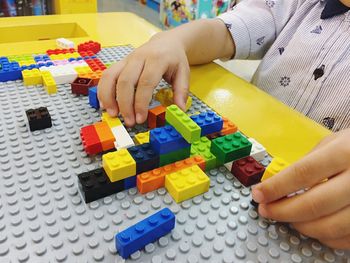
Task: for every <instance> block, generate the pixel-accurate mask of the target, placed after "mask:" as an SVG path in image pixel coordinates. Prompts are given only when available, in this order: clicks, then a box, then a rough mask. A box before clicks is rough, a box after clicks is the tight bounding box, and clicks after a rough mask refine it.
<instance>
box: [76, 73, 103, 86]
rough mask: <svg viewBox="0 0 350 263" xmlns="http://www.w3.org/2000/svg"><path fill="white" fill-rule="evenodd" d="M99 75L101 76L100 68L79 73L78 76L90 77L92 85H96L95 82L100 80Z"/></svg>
mask: <svg viewBox="0 0 350 263" xmlns="http://www.w3.org/2000/svg"><path fill="white" fill-rule="evenodd" d="M101 77H102V70H98V71H95V72H91V73H83V74H79V78H88V79H92V85H93V86H97V84H98V82H99V81H100V79H101Z"/></svg>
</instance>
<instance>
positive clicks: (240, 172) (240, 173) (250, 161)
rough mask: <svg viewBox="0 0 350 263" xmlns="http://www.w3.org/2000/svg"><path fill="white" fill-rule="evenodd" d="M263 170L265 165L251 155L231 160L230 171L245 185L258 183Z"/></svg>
mask: <svg viewBox="0 0 350 263" xmlns="http://www.w3.org/2000/svg"><path fill="white" fill-rule="evenodd" d="M264 171H265V167H264V166H262V165H261V164H260V163H258V162H257V161H256V160H255V159H254V158H253V157H251V156H248V157H245V158H242V159H240V160H237V161H235V162H233V164H232V168H231V173H232V174H233V175H234V176H235V177H236V178H237V179H238V181H240V182H241V184H243V185H244V186H245V187H249V186H251V185H253V184H257V183H259V182H260V179H261V177H262V175H263V173H264Z"/></svg>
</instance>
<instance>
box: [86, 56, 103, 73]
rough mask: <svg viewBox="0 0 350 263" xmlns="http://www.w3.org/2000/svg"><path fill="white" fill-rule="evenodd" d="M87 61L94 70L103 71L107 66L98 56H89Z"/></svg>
mask: <svg viewBox="0 0 350 263" xmlns="http://www.w3.org/2000/svg"><path fill="white" fill-rule="evenodd" d="M85 62H86V63H87V64H88V65H89V67H90V68H91V70H92V71H103V70H105V69H106V68H107V67H106V66H105V65H104V64H103V63H102V61H100V60H99V59H98V58H88V59H86V60H85Z"/></svg>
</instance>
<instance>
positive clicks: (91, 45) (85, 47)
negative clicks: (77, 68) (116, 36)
mask: <svg viewBox="0 0 350 263" xmlns="http://www.w3.org/2000/svg"><path fill="white" fill-rule="evenodd" d="M100 50H101V44H100V43H98V42H94V41H91V40H90V41H88V42H85V43H81V44H79V45H78V52H79V53H80V52H82V51H92V52H93V53H94V54H97V53H98V52H99V51H100Z"/></svg>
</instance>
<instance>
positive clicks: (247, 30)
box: [219, 0, 350, 131]
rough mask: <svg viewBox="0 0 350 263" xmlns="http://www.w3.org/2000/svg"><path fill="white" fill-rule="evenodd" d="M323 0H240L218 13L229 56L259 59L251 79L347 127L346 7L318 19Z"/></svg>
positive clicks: (349, 20)
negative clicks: (229, 38)
mask: <svg viewBox="0 0 350 263" xmlns="http://www.w3.org/2000/svg"><path fill="white" fill-rule="evenodd" d="M329 1H331V0H329ZM326 4H327V0H244V1H243V2H241V3H240V4H238V5H236V6H235V7H234V8H233V9H232V10H231V11H229V12H227V13H224V14H222V15H221V16H219V18H220V19H221V20H222V21H224V23H225V24H226V26H227V28H228V30H229V31H230V33H231V35H232V38H233V40H234V42H235V46H236V54H235V57H234V58H237V59H262V61H261V63H260V65H259V67H258V69H257V71H256V73H255V75H254V77H253V80H252V82H253V84H255V85H256V86H258V87H259V88H261V89H263V90H265V91H266V92H268V93H270V94H271V95H273V96H274V97H276V98H278V99H279V100H281V101H282V102H284V103H285V104H287V105H289V106H290V107H292V108H294V109H296V110H298V111H299V112H301V113H303V114H304V115H306V116H308V117H310V118H312V119H314V120H315V121H317V122H319V123H321V124H323V125H324V126H326V127H327V128H329V129H331V130H333V131H338V130H340V129H344V128H349V127H350V11H344V12H345V13H342V14H339V15H336V16H333V17H331V18H328V19H321V14H322V12H323V10H324V9H325V6H326Z"/></svg>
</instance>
